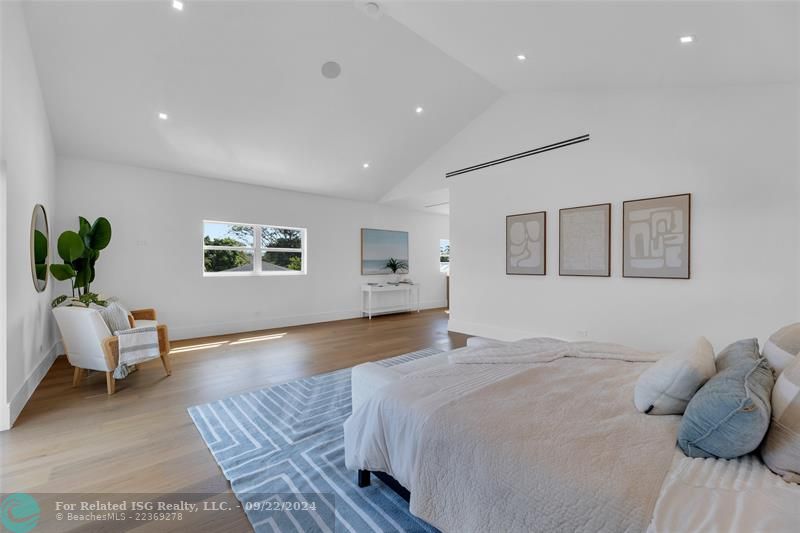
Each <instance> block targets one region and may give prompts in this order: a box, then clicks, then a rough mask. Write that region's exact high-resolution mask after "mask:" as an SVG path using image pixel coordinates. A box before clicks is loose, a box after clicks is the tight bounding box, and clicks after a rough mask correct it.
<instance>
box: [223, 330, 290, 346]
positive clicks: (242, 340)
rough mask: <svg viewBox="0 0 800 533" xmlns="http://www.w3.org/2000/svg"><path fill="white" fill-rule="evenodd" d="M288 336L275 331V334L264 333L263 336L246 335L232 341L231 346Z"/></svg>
mask: <svg viewBox="0 0 800 533" xmlns="http://www.w3.org/2000/svg"><path fill="white" fill-rule="evenodd" d="M285 336H286V333H275V334H273V335H263V336H261V337H246V338H244V339H239V340H237V341H234V342H232V343H231V346H236V345H237V344H247V343H250V342H261V341H270V340H274V339H281V338H283V337H285Z"/></svg>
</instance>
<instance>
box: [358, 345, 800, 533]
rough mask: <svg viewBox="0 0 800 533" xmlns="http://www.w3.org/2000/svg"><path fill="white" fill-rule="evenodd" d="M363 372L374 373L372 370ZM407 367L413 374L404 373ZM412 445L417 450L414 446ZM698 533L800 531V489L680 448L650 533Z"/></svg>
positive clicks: (754, 462)
mask: <svg viewBox="0 0 800 533" xmlns="http://www.w3.org/2000/svg"><path fill="white" fill-rule="evenodd" d="M481 340H483V339H481ZM459 351H460V350H459ZM450 353H452V352H450ZM447 356H448V353H443V354H439V355H436V356H433V357H428V358H424V359H419V360H415V361H413V362H410V363H404V364H402V365H397V366H395V367H392V370H393V371H394V373H395V374H396V376H397V379H401V378H402V376H404V375H407V374H408V373H411V372H416V371H420V370H424V369H431V368H435V367H446V366H447V365H448V360H447ZM367 365H370V363H367ZM360 366H365V368H364V370H368V369H369V367H368V366H366V365H360ZM406 366H408V368H404V367H406ZM356 369H358V367H356ZM369 378H370V374H369V372H366V373H361V372H357V371H356V372H354V373H353V387H354V389H358V390H359V391H360V394H361V396H362V401H363V400H365V399H367V398H368V397H369V396H370V395H371V394H372V393H373V392H374V391H375V390H377V388H380V387H382V386H384V385H386V384H387V381H383V380H377V379H369ZM631 402H633V398H631ZM631 408H633V403H631ZM383 414H388V413H383ZM643 416H644V415H643ZM398 433H399V435H398V437H402V436H407V435H408V433H406V432H402V431H401V432H398ZM399 440H402V438H400V439H399ZM406 444H408V445H409V447H411V446H410V445H411V443H406ZM384 461H385V458H384ZM381 462H383V461H381ZM398 463H400V464H402V462H401V461H396V462H395V466H397V464H398ZM389 473H390V474H392V475H393V476H394V477H395V478H396V479H398V480H399V481H401V482H402V481H405V480H406V478H407V473H406V472H389ZM695 531H702V532H721V533H722V532H725V533H737V532H741V533H751V532H769V533H782V532H787V533H788V532H796V531H800V485H798V484H792V483H786V482H785V481H784V480H783V479H782V478H780V477H779V476H777V475H775V474H774V473H773V472H771V471H770V470H769V469H768V468H767V467H766V466H765V465H764V463H763V462H762V461H761V460H760V459H759V458H758V457H757V456H755V455H748V456H745V457H740V458H738V459H733V460H725V459H693V458H690V457H686V456H685V455H684V454H683V452H681V451H680V449H679V448H677V447H676V448H675V455H674V457H673V461H672V465H671V466H670V470H669V472H668V473H667V476H666V478H665V480H664V484H663V485H662V487H661V493H660V495H659V497H658V500H657V501H656V505H655V509H654V511H653V519H652V522H651V523H650V527H649V528H648V533H683V532H695Z"/></svg>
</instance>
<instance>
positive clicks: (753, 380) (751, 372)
mask: <svg viewBox="0 0 800 533" xmlns="http://www.w3.org/2000/svg"><path fill="white" fill-rule="evenodd" d="M747 346H749V347H751V348H754V351H752V352H751V351H750V350H748V349H744V350H743V348H745V347H747ZM729 349H730V351H729ZM725 352H728V353H729V356H728V357H726V358H725V359H723V355H724V354H725ZM720 359H723V364H722V367H723V369H722V370H720V371H719V372H718V373H717V374H716V375H715V376H714V377H712V378H711V379H710V380H708V382H706V384H705V385H703V386H702V387H701V388H700V390H699V391H697V394H695V395H694V397H692V399H691V401H690V402H689V405H687V406H686V412H684V414H683V418H682V419H681V425H680V429H679V430H678V446H680V448H681V450H683V453H685V454H686V455H688V456H689V457H720V458H723V459H732V458H734V457H739V456H741V455H745V454H748V453H750V452H752V451H753V450H755V449H756V448H758V445H759V444H761V441H762V440H763V439H764V435H766V433H767V429H769V423H770V416H771V414H772V406H771V403H770V395H771V393H772V387H773V385H774V384H775V378H774V377H773V375H772V369H771V368H770V366H769V363H767V360H766V359H765V358H762V357H758V342H757V341H756V342H755V343H752V342H750V340H748V341H739V342H738V343H734V344H732V345H731V346H729V347H728V348H726V349H725V350H723V352H722V353H721V354H720V357H719V358H718V359H717V360H718V368H719V366H720V365H719V361H720Z"/></svg>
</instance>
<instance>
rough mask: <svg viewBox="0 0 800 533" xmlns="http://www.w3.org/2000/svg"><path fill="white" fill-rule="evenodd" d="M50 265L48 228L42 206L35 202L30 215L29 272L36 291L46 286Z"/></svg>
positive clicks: (42, 289)
mask: <svg viewBox="0 0 800 533" xmlns="http://www.w3.org/2000/svg"><path fill="white" fill-rule="evenodd" d="M49 266H50V228H49V227H48V226H47V213H46V212H45V210H44V206H43V205H41V204H36V207H34V208H33V216H32V217H31V274H32V275H33V286H34V287H36V292H42V291H44V290H45V288H47V269H48V268H49Z"/></svg>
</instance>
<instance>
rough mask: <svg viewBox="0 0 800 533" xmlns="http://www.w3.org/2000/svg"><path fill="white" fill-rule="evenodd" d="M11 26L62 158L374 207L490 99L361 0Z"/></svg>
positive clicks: (205, 7)
mask: <svg viewBox="0 0 800 533" xmlns="http://www.w3.org/2000/svg"><path fill="white" fill-rule="evenodd" d="M26 15H27V20H28V25H29V31H30V34H31V41H32V44H33V47H34V53H35V56H36V61H37V66H38V69H39V76H40V80H41V85H42V90H43V93H44V98H45V102H46V106H47V110H48V115H49V117H50V121H51V126H52V130H53V135H54V138H55V143H56V147H57V151H58V152H59V153H60V154H64V155H68V156H76V157H86V158H94V159H101V160H106V161H113V162H121V163H129V164H134V165H140V166H145V167H155V168H159V169H166V170H173V171H179V172H185V173H190V174H195V175H201V176H208V177H215V178H222V179H227V180H235V181H242V182H247V183H254V184H259V185H266V186H271V187H278V188H284V189H293V190H299V191H306V192H312V193H318V194H324V195H330V196H339V197H346V198H354V199H360V200H377V199H378V198H379V197H380V196H381V195H382V194H383V193H385V192H386V191H387V190H388V189H389V188H391V186H392V185H394V184H395V183H396V182H397V181H398V180H400V179H402V178H404V177H405V176H406V175H408V174H409V173H410V172H411V171H413V169H414V168H415V167H416V166H418V165H419V164H420V163H421V162H422V161H424V160H425V159H426V158H427V157H428V156H429V155H430V154H431V153H432V152H433V151H435V150H436V148H437V147H439V146H441V145H442V144H443V143H444V142H445V141H447V140H448V139H449V138H450V137H452V136H453V135H454V134H455V133H456V132H458V131H459V130H460V129H462V128H463V127H464V126H466V124H468V123H469V121H470V120H471V119H472V118H474V117H475V116H476V115H478V114H479V113H481V112H482V111H483V110H484V109H485V108H486V107H487V106H488V105H489V104H491V102H493V101H494V100H495V99H496V98H497V97H498V96H499V95H500V92H499V91H498V90H497V89H496V88H495V87H494V86H493V85H492V84H491V83H489V82H487V81H486V80H484V79H483V78H481V77H480V76H478V75H477V74H475V73H474V72H473V71H472V70H470V69H469V68H468V67H466V66H464V65H463V64H461V63H460V62H458V61H456V60H455V59H453V58H452V57H450V56H448V55H447V54H445V53H444V52H442V51H441V50H439V49H438V48H437V47H436V46H434V45H433V44H431V43H429V42H428V41H426V40H424V39H423V38H421V37H420V36H418V35H417V34H416V33H414V32H412V31H411V30H409V29H408V28H406V27H405V26H403V25H402V24H400V23H398V22H397V21H395V20H394V19H392V18H390V17H387V16H382V15H381V14H380V13H378V15H377V16H374V15H370V14H369V13H367V12H366V11H365V10H364V9H363V8H362V6H361V5H360V3H354V2H317V3H314V2H207V1H192V0H185V1H184V9H183V11H177V10H175V9H173V8H172V5H171V0H169V1H168V0H160V1H144V2H142V1H137V2H102V1H101V2H64V1H56V2H34V3H31V4H29V5H28V6H27V13H26ZM328 61H336V62H338V63H339V64H340V65H341V74H340V76H339V77H338V78H336V79H328V78H325V77H323V75H322V73H321V67H322V65H323V64H324V63H326V62H328ZM418 106H421V107H423V109H424V111H423V113H422V114H417V113H416V108H417V107H418ZM159 112H164V113H166V114H167V115H168V120H159V118H158V113H159ZM364 163H368V164H369V168H363V165H364Z"/></svg>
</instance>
